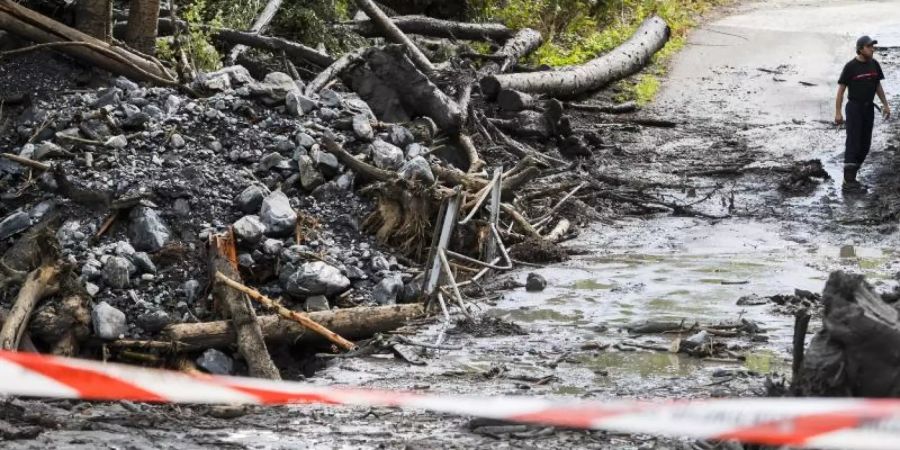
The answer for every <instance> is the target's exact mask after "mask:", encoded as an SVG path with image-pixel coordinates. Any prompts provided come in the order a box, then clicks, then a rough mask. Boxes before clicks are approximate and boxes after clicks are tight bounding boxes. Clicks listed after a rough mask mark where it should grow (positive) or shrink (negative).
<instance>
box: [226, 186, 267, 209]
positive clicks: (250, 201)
mask: <svg viewBox="0 0 900 450" xmlns="http://www.w3.org/2000/svg"><path fill="white" fill-rule="evenodd" d="M265 197H266V191H265V190H264V189H263V188H262V187H260V186H258V185H255V184H254V185H251V186H248V187H247V189H244V190H243V191H241V193H240V194H238V196H237V198H235V199H234V203H235V206H237V209H239V210H241V211H242V212H245V213H253V212H256V211H259V208H260V207H261V206H262V202H263V199H264V198H265Z"/></svg>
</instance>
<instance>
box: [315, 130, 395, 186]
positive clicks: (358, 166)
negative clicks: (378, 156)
mask: <svg viewBox="0 0 900 450" xmlns="http://www.w3.org/2000/svg"><path fill="white" fill-rule="evenodd" d="M323 142H324V144H325V151H327V152H328V153H331V154H333V155H334V156H337V157H338V159H339V160H341V162H343V163H344V164H346V165H347V167H349V168H350V169H352V170H353V171H354V172H356V173H358V174H360V175H363V176H365V177H368V178H371V179H373V180H378V181H395V180H397V179H398V178H399V177H398V176H397V174H396V173H394V172H390V171H387V170H384V169H379V168H377V167H375V166H373V165H371V164H367V163H364V162H362V161H360V160H358V159H356V158H355V157H353V155H351V154H349V153H347V151H346V150H344V149H343V148H341V146H340V144H338V143H337V142H336V141H335V140H334V138H333V137H332V136H329V135H326V136H325V137H324V139H323Z"/></svg>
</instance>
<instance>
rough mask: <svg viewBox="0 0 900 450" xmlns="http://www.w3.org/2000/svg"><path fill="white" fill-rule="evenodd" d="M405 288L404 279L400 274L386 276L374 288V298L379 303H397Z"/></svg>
mask: <svg viewBox="0 0 900 450" xmlns="http://www.w3.org/2000/svg"><path fill="white" fill-rule="evenodd" d="M402 289H403V280H402V279H401V278H400V276H398V275H390V276H387V277H384V279H382V280H381V281H380V282H379V283H378V284H377V285H375V289H372V299H374V300H375V302H377V303H378V304H379V305H393V304H394V303H397V295H398V294H399V293H400V291H401V290H402Z"/></svg>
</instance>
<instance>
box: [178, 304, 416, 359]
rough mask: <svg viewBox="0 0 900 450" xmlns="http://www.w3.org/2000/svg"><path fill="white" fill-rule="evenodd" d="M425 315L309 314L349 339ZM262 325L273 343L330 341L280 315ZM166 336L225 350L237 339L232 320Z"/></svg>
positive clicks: (396, 309)
mask: <svg viewBox="0 0 900 450" xmlns="http://www.w3.org/2000/svg"><path fill="white" fill-rule="evenodd" d="M422 314H423V309H422V305H420V304H409V305H391V306H376V307H370V308H367V307H360V308H347V309H337V310H333V311H320V312H313V313H309V317H310V319H312V320H314V321H316V322H318V323H320V324H322V325H323V326H325V327H326V328H328V329H329V330H332V331H334V332H335V333H338V334H340V335H341V336H344V337H346V338H348V339H363V338H367V337H371V336H372V335H374V334H375V333H382V332H385V331H390V330H393V329H396V328H398V327H400V326H402V325H403V324H405V323H406V321H407V320H409V319H413V318H416V317H420V316H421V315H422ZM259 324H260V327H261V328H262V332H263V335H264V336H265V338H266V341H267V342H269V343H273V344H274V343H279V344H310V345H318V344H323V343H327V342H328V341H327V340H325V338H323V337H322V336H320V335H318V334H316V333H314V332H312V331H310V330H309V329H307V328H306V327H304V326H303V325H300V324H299V323H297V322H293V321H290V320H284V319H282V318H281V317H280V316H277V315H273V316H260V317H259ZM163 334H164V336H165V337H166V338H167V339H170V340H173V341H178V342H181V343H184V344H186V345H187V346H188V347H190V348H207V347H224V346H227V345H229V344H231V343H232V342H234V339H235V336H236V335H235V330H234V326H233V325H232V323H231V322H229V321H218V322H204V323H182V324H174V325H169V326H167V327H166V328H165V329H164V330H163Z"/></svg>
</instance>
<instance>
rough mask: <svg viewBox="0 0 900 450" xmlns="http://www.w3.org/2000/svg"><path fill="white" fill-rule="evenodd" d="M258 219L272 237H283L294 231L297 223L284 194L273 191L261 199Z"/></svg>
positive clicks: (294, 213)
mask: <svg viewBox="0 0 900 450" xmlns="http://www.w3.org/2000/svg"><path fill="white" fill-rule="evenodd" d="M259 218H260V220H261V221H262V223H263V224H265V226H266V229H267V230H268V232H267V234H269V235H272V236H284V235H288V234H290V233H292V232H293V231H294V225H296V223H297V213H296V212H295V211H294V208H292V207H291V202H290V200H288V197H287V195H284V192H281V191H275V192H272V193H271V194H269V196H268V197H266V198H265V199H263V202H262V207H260V210H259Z"/></svg>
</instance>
